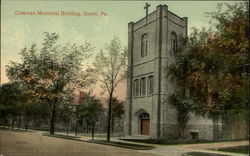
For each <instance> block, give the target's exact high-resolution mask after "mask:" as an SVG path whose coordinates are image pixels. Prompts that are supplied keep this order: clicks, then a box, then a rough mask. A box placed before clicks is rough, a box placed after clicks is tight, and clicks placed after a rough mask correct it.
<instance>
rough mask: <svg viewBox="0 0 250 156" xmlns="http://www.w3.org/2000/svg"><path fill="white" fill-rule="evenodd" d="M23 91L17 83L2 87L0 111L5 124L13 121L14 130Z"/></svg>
mask: <svg viewBox="0 0 250 156" xmlns="http://www.w3.org/2000/svg"><path fill="white" fill-rule="evenodd" d="M21 92H22V91H21V89H20V87H19V85H18V83H16V82H11V83H5V84H2V85H1V86H0V95H1V97H0V111H1V113H0V114H1V119H2V120H3V121H2V122H3V124H4V123H6V122H7V123H8V125H9V119H11V126H12V129H13V128H14V123H15V121H16V120H17V116H18V115H19V113H20V110H19V109H18V108H20V102H21Z"/></svg>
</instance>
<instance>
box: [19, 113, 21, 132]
mask: <svg viewBox="0 0 250 156" xmlns="http://www.w3.org/2000/svg"><path fill="white" fill-rule="evenodd" d="M20 126H21V115H18V130H19V129H20Z"/></svg>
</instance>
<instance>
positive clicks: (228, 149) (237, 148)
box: [217, 146, 249, 154]
mask: <svg viewBox="0 0 250 156" xmlns="http://www.w3.org/2000/svg"><path fill="white" fill-rule="evenodd" d="M217 151H224V152H233V153H242V154H249V147H248V146H235V147H226V148H219V149H217Z"/></svg>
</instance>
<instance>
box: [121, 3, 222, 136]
mask: <svg viewBox="0 0 250 156" xmlns="http://www.w3.org/2000/svg"><path fill="white" fill-rule="evenodd" d="M147 8H148V4H147V5H146V7H145V8H144V9H146V16H145V17H144V18H142V19H140V20H139V21H137V22H130V23H129V24H128V78H127V99H126V106H125V110H126V112H125V123H124V124H125V125H124V127H125V128H124V133H125V135H126V136H148V137H150V138H157V139H158V138H172V139H174V138H177V132H178V129H177V119H176V110H175V108H173V107H172V106H171V105H170V104H169V103H168V102H167V101H166V97H168V95H170V94H171V93H173V90H174V88H175V85H174V84H173V82H171V81H170V79H168V78H167V72H168V71H167V67H169V65H170V64H172V63H174V62H175V55H176V51H177V49H178V48H180V46H181V44H182V39H183V38H185V37H187V30H188V18H187V17H179V16H178V15H176V14H174V13H172V12H170V11H169V10H168V6H166V5H159V6H157V8H156V10H155V11H153V12H152V13H150V14H148V13H147ZM190 116H191V119H190V120H189V122H188V125H187V129H186V130H187V132H186V133H187V136H188V137H189V138H191V139H205V140H213V139H214V137H215V135H218V131H220V130H221V123H218V124H216V128H217V130H216V133H215V131H214V128H215V125H214V123H213V121H212V120H211V119H208V118H204V117H200V116H196V115H194V114H190ZM216 137H217V136H216Z"/></svg>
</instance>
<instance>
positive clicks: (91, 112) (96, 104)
mask: <svg viewBox="0 0 250 156" xmlns="http://www.w3.org/2000/svg"><path fill="white" fill-rule="evenodd" d="M102 110H103V107H102V104H101V103H100V100H98V99H96V98H95V96H91V95H90V93H87V94H85V96H84V100H83V101H82V103H80V106H79V108H78V112H79V115H80V116H82V117H83V118H85V119H86V120H88V121H89V122H91V123H92V122H95V121H96V120H97V118H98V116H99V115H100V113H101V112H102Z"/></svg>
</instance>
